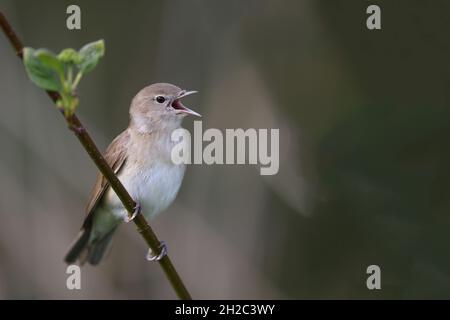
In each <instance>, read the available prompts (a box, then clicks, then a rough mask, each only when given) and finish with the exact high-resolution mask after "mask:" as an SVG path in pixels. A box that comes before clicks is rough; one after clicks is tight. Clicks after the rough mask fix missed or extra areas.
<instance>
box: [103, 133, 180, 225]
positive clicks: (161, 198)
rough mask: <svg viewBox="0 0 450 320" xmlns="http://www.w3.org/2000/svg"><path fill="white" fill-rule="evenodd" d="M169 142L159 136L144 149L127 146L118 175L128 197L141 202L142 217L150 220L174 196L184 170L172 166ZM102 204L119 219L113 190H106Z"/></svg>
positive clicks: (119, 208)
mask: <svg viewBox="0 0 450 320" xmlns="http://www.w3.org/2000/svg"><path fill="white" fill-rule="evenodd" d="M171 150H172V142H171V141H170V139H169V140H168V139H159V143H158V144H157V145H155V144H153V145H149V144H147V145H146V148H144V149H143V148H140V149H135V148H130V153H129V155H128V157H127V161H126V162H125V164H124V167H123V168H122V169H121V170H120V173H119V175H118V178H119V179H120V181H121V182H122V184H123V185H124V187H125V188H126V189H127V190H128V192H129V193H130V195H131V197H132V198H133V199H134V200H135V201H138V202H139V203H140V205H141V209H142V210H141V212H142V214H143V215H144V216H145V218H146V219H151V218H153V217H154V216H156V215H157V214H159V213H160V212H161V211H163V210H165V209H166V208H167V207H168V206H169V205H170V204H171V203H172V202H173V200H174V199H175V197H176V195H177V193H178V190H179V189H180V186H181V182H182V181H183V176H184V172H185V166H184V165H183V164H181V165H175V164H174V163H173V162H172V161H171V158H170V153H171ZM106 200H107V201H106V203H108V204H109V208H110V211H112V212H113V214H114V215H115V216H117V217H120V218H121V219H123V218H124V216H125V214H126V211H125V210H124V208H123V206H122V204H121V202H120V200H119V199H118V198H117V196H116V195H115V193H114V191H112V190H108V192H107V194H106Z"/></svg>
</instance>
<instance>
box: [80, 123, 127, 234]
mask: <svg viewBox="0 0 450 320" xmlns="http://www.w3.org/2000/svg"><path fill="white" fill-rule="evenodd" d="M129 141H130V134H129V132H128V130H125V131H124V132H122V133H121V134H120V135H118V136H117V137H116V138H115V139H114V140H113V141H112V142H111V144H110V145H109V146H108V148H107V149H106V152H105V156H104V157H105V160H106V162H107V163H108V165H109V166H110V167H111V169H112V170H113V171H114V173H115V174H118V173H119V171H120V169H121V168H122V167H123V165H124V164H125V162H126V150H127V147H128V143H129ZM108 188H109V183H108V181H107V180H106V179H105V177H104V176H103V174H102V173H101V172H99V173H98V175H97V179H96V181H95V184H94V187H93V188H92V191H91V196H90V199H89V201H88V205H87V207H86V213H87V216H86V219H85V221H84V223H83V228H86V227H87V226H88V224H90V221H91V220H92V219H91V217H92V216H93V214H92V213H93V212H95V209H96V208H97V206H98V205H99V204H100V202H101V200H102V198H103V195H104V194H105V192H106V190H108Z"/></svg>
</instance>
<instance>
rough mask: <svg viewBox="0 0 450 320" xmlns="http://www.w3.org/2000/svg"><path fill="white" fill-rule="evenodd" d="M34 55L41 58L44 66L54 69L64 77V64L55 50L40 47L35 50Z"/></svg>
mask: <svg viewBox="0 0 450 320" xmlns="http://www.w3.org/2000/svg"><path fill="white" fill-rule="evenodd" d="M34 56H35V57H36V58H37V59H39V61H40V62H41V64H42V65H43V66H45V67H47V68H48V69H53V70H54V71H56V72H57V73H58V74H59V75H60V76H62V77H64V66H63V64H62V63H61V61H59V60H58V58H57V57H56V56H55V54H54V53H53V52H51V51H49V50H47V49H38V50H36V51H35V52H34Z"/></svg>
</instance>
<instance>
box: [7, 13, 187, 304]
mask: <svg viewBox="0 0 450 320" xmlns="http://www.w3.org/2000/svg"><path fill="white" fill-rule="evenodd" d="M0 26H1V28H2V30H3V32H4V34H5V35H6V37H7V38H8V40H9V42H10V44H11V45H12V47H13V48H14V50H15V51H16V54H17V56H18V57H19V58H20V59H22V51H23V45H22V42H21V41H20V39H19V38H18V37H17V34H16V33H15V32H14V29H13V28H12V27H11V25H10V24H9V22H8V20H7V19H6V17H5V16H4V14H3V13H2V12H1V11H0ZM47 94H48V95H49V97H50V98H51V99H52V101H53V102H54V103H56V101H57V100H58V98H59V95H58V93H56V92H52V91H47ZM60 111H62V110H61V109H60ZM61 113H62V115H63V116H64V112H61ZM65 119H66V121H67V123H68V125H69V128H70V129H71V130H72V131H73V133H74V134H75V135H76V136H77V138H78V140H79V141H80V143H81V144H82V145H83V147H84V149H85V150H86V152H87V153H88V154H89V156H90V157H91V159H92V160H93V161H94V163H95V165H96V166H97V168H98V169H99V170H100V172H101V173H102V174H103V175H104V176H105V178H106V180H108V182H109V185H110V186H111V188H113V190H114V191H115V192H116V194H117V196H118V197H119V199H120V201H122V203H123V205H124V207H125V208H126V210H127V211H128V213H129V214H130V215H131V214H132V212H133V210H134V208H135V207H136V203H135V201H134V200H133V199H132V198H131V196H130V194H129V193H128V192H127V190H126V189H125V187H124V186H123V185H122V183H121V182H120V180H119V179H118V178H117V176H116V175H115V174H114V172H113V171H112V169H111V167H110V166H109V165H108V164H107V163H106V161H105V159H104V158H103V156H102V154H101V152H100V151H99V150H98V148H97V146H96V145H95V143H94V141H93V140H92V139H91V137H90V135H89V133H88V132H87V130H86V128H85V127H84V126H83V125H82V123H81V122H80V120H79V119H78V118H77V116H76V115H75V114H73V115H71V116H70V117H69V118H65ZM133 221H134V223H135V224H136V228H137V230H138V232H139V233H140V234H141V235H142V237H143V238H144V239H145V241H146V242H147V244H148V246H149V247H150V248H151V249H152V251H153V252H154V253H155V254H158V253H159V251H160V241H159V240H158V238H157V237H156V235H155V233H154V232H153V230H152V228H151V227H150V225H149V224H148V222H147V221H146V220H145V218H144V216H143V215H142V214H141V213H140V212H138V214H137V215H136V217H135V218H134V220H133ZM159 264H160V265H161V267H162V269H163V270H164V273H165V274H166V276H167V278H168V280H169V282H170V284H171V285H172V287H173V289H174V290H175V292H176V294H177V295H178V297H179V298H180V299H184V300H190V299H192V298H191V296H190V294H189V292H188V291H187V289H186V287H185V285H184V283H183V281H182V280H181V278H180V276H179V275H178V272H177V271H176V269H175V267H174V266H173V264H172V262H171V260H170V259H169V256H168V255H166V256H164V257H163V258H162V259H161V260H160V261H159Z"/></svg>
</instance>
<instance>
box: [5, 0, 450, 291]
mask: <svg viewBox="0 0 450 320" xmlns="http://www.w3.org/2000/svg"><path fill="white" fill-rule="evenodd" d="M69 4H78V5H79V6H80V7H81V22H82V29H81V30H79V31H70V30H68V29H67V28H66V17H67V14H66V7H67V6H68V5H69ZM370 4H378V5H379V6H380V7H381V19H382V29H381V30H378V31H370V30H368V29H367V28H366V18H367V16H368V15H367V14H366V8H367V6H368V5H370ZM0 8H1V10H2V11H3V12H4V14H5V15H6V16H7V17H8V19H9V20H10V22H11V23H12V25H13V27H14V28H15V29H16V31H17V32H18V34H19V36H20V37H21V38H22V40H23V41H24V43H25V44H26V45H27V46H31V47H47V48H50V49H52V50H54V51H59V50H61V49H62V48H65V47H75V48H79V47H81V46H82V45H83V44H85V43H87V42H90V41H94V40H97V39H100V38H103V39H105V42H106V55H105V57H104V58H103V59H102V60H101V61H100V63H99V65H98V67H97V68H96V70H95V71H94V72H93V73H91V74H89V75H87V76H86V77H85V78H84V79H83V81H82V83H81V86H80V90H79V94H80V99H81V104H80V106H79V109H78V115H79V117H80V118H81V120H82V121H83V123H84V124H85V125H86V126H87V128H88V130H89V132H90V133H91V134H92V136H93V138H94V139H95V141H96V142H97V143H98V145H99V146H100V147H101V148H102V149H104V148H105V147H106V146H107V145H108V143H109V141H111V140H112V139H113V137H114V136H115V135H117V134H118V133H120V132H121V131H122V130H123V129H124V128H125V127H126V126H127V122H128V107H129V103H130V101H131V99H132V97H133V96H134V94H135V93H136V92H137V91H138V90H139V89H141V88H142V87H144V86H146V85H148V84H151V83H154V82H171V83H174V84H177V85H178V86H180V87H183V88H186V89H195V90H198V91H199V92H200V93H199V94H197V95H195V96H193V97H192V98H189V106H192V108H193V109H195V110H196V111H198V112H200V113H201V114H202V115H203V118H202V120H203V128H204V130H205V129H206V128H219V129H225V128H239V127H242V128H279V129H280V171H279V173H278V175H276V176H260V175H259V166H251V165H246V166H243V165H240V166H237V165H235V166H232V165H222V166H219V165H212V166H207V165H202V166H199V165H192V166H190V167H188V170H187V175H186V177H185V180H184V183H183V186H182V188H181V191H180V194H179V196H178V198H177V200H176V201H175V203H174V204H173V205H172V206H171V207H170V209H169V210H168V212H166V213H165V214H164V215H161V216H159V217H158V218H156V219H155V220H154V221H153V222H152V225H153V227H154V229H155V230H156V232H157V234H158V236H159V237H160V238H161V239H164V240H165V241H166V242H167V244H168V247H169V252H170V254H171V257H172V259H173V261H174V263H175V265H176V267H177V268H178V270H179V272H180V274H181V276H182V277H183V279H184V280H185V282H186V285H187V287H188V288H189V289H190V290H191V292H192V294H193V296H194V298H203V299H214V298H219V299H220V298H223V299H228V298H238V299H240V298H248V299H260V298H289V299H305V298H322V299H324V298H340V299H349V298H350V299H354V298H364V299H366V298H368V299H372V298H373V299H377V298H387V299H390V298H450V252H449V250H448V249H449V247H450V246H449V244H450V232H449V230H450V215H449V209H450V197H449V191H450V170H449V163H450V153H449V138H450V123H449V119H450V118H449V117H450V94H449V93H450V91H449V90H448V88H449V85H450V82H449V80H450V63H449V57H450V43H449V40H448V35H449V31H450V2H448V1H444V0H442V1H425V0H421V1H418V0H409V1H406V0H405V1H400V0H398V1H363V0H360V1H343V0H340V1H325V0H319V1H317V0H316V1H314V0H302V1H267V0H261V1H256V0H254V1H200V0H196V1H182V0H171V1H114V2H113V1H56V0H53V1H50V0H44V1H24V0H14V1H12V0H11V1H6V0H0ZM0 70H1V71H0V148H1V150H2V151H1V152H0V221H1V222H0V298H14V299H17V298H19V299H22V298H27V299H34V298H38V299H45V298H63V299H72V298H76V299H78V298H100V299H106V298H140V299H147V298H153V299H157V298H174V297H175V296H174V293H173V292H172V290H171V288H170V286H169V285H168V283H167V281H166V280H165V278H164V275H163V272H162V271H161V269H160V268H159V267H158V265H157V264H151V263H147V262H146V261H145V259H144V255H145V252H146V246H145V243H144V242H143V241H142V239H141V238H140V236H139V235H138V234H137V232H136V231H135V230H134V228H133V227H132V226H129V225H127V226H124V227H122V228H121V229H120V231H119V232H118V234H117V235H116V237H115V243H114V246H113V249H112V251H111V253H110V255H109V257H108V259H107V260H106V261H105V262H104V263H102V264H101V265H100V266H98V267H96V268H93V267H90V266H87V267H84V268H83V269H82V290H80V291H69V290H67V289H66V274H65V265H64V263H63V261H62V258H63V256H64V254H65V251H66V249H67V247H68V245H69V244H70V242H71V241H72V238H73V237H74V236H75V235H76V233H77V232H78V229H79V227H80V225H81V222H82V218H83V216H84V207H85V204H86V201H87V197H88V194H89V192H90V188H91V185H92V183H93V181H94V176H95V174H96V168H95V167H94V165H93V163H92V162H91V161H90V159H89V158H88V156H87V155H86V154H85V152H84V150H83V149H82V148H81V146H80V145H79V143H78V141H77V140H76V139H75V138H74V136H73V135H72V134H71V132H70V131H68V130H67V129H66V125H65V123H64V121H62V119H61V117H60V115H59V114H58V112H56V111H55V110H54V108H53V106H52V104H51V103H50V100H49V99H48V97H47V96H46V95H45V94H44V93H43V92H42V91H41V90H40V89H38V88H36V87H35V86H34V85H33V84H31V83H30V81H29V80H28V79H27V77H26V74H25V72H24V70H23V66H22V64H21V62H20V60H19V59H17V58H16V57H15V55H14V52H13V51H12V49H11V48H10V46H9V44H8V43H7V41H6V38H5V37H4V36H3V35H1V36H0ZM185 126H186V127H187V128H188V129H192V119H187V120H185ZM371 264H376V265H379V266H380V268H381V272H382V274H381V283H382V289H381V290H374V291H370V290H368V289H367V287H366V278H367V274H366V268H367V266H369V265H371Z"/></svg>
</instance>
